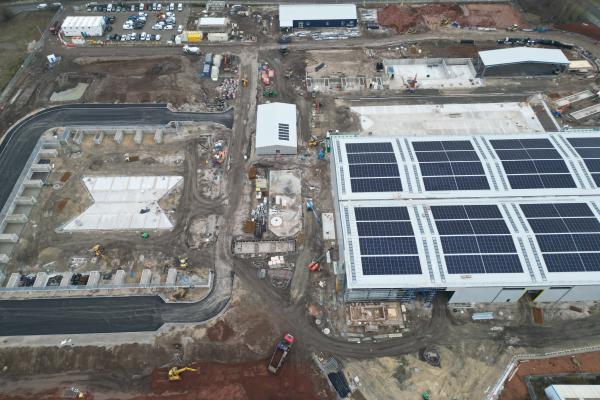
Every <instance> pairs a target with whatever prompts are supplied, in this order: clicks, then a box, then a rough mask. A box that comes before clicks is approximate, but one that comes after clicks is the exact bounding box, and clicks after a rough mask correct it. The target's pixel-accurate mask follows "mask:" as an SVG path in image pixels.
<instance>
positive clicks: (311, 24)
mask: <svg viewBox="0 0 600 400" xmlns="http://www.w3.org/2000/svg"><path fill="white" fill-rule="evenodd" d="M356 23H357V22H356V20H355V19H339V20H338V19H323V20H318V19H317V20H315V19H311V20H294V28H300V29H302V28H339V27H349V28H353V27H355V26H356Z"/></svg>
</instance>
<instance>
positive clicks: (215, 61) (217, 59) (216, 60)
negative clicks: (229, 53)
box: [213, 54, 223, 68]
mask: <svg viewBox="0 0 600 400" xmlns="http://www.w3.org/2000/svg"><path fill="white" fill-rule="evenodd" d="M222 60H223V56H222V55H220V54H217V55H216V56H215V57H214V58H213V65H215V66H216V67H217V68H221V61H222Z"/></svg>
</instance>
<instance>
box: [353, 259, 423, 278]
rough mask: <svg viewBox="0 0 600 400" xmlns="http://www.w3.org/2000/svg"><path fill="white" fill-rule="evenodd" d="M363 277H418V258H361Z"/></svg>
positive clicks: (419, 272) (419, 267)
mask: <svg viewBox="0 0 600 400" xmlns="http://www.w3.org/2000/svg"><path fill="white" fill-rule="evenodd" d="M360 261H361V264H362V271H363V275H419V274H421V263H420V261H419V257H418V256H403V257H361V259H360Z"/></svg>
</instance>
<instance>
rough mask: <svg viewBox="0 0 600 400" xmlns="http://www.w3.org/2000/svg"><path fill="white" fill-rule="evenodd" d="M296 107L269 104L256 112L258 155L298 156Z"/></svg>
mask: <svg viewBox="0 0 600 400" xmlns="http://www.w3.org/2000/svg"><path fill="white" fill-rule="evenodd" d="M297 143H298V139H297V132H296V105H295V104H286V103H269V104H261V105H259V106H258V110H257V112H256V155H259V156H263V155H277V154H296V152H297Z"/></svg>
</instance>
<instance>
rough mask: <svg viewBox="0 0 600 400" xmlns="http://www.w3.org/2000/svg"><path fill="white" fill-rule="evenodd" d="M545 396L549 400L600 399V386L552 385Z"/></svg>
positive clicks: (546, 390)
mask: <svg viewBox="0 0 600 400" xmlns="http://www.w3.org/2000/svg"><path fill="white" fill-rule="evenodd" d="M544 394H545V395H546V396H547V397H548V399H549V400H593V399H600V385H550V386H548V387H547V388H546V389H545V390H544Z"/></svg>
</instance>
